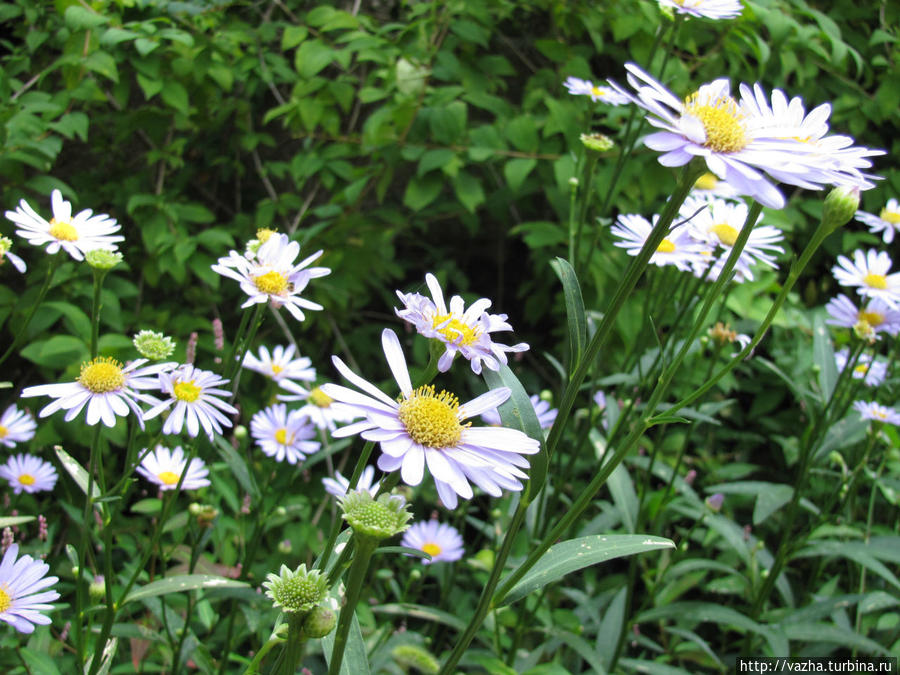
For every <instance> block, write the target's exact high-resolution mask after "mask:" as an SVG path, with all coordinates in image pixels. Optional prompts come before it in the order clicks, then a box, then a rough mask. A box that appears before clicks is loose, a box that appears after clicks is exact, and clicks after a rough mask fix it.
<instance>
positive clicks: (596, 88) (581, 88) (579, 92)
mask: <svg viewBox="0 0 900 675" xmlns="http://www.w3.org/2000/svg"><path fill="white" fill-rule="evenodd" d="M563 86H564V87H565V88H566V89H567V90H568V92H569V93H570V94H572V95H574V96H590V97H591V100H592V101H593V102H594V103H596V102H597V101H601V102H603V103H608V104H610V105H622V104H623V103H628V97H627V96H622V94H620V93H618V92H616V91H613V89H612V88H611V87H608V86H604V85H595V84H594V83H593V82H591V81H590V80H581V79H579V78H577V77H567V78H566V81H565V82H563Z"/></svg>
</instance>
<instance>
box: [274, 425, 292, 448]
mask: <svg viewBox="0 0 900 675" xmlns="http://www.w3.org/2000/svg"><path fill="white" fill-rule="evenodd" d="M275 442H276V443H278V444H279V445H290V444H291V443H293V442H294V434H291V435H290V438H289V437H288V430H287V429H285V428H281V429H278V430H277V431H276V432H275Z"/></svg>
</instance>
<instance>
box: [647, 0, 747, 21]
mask: <svg viewBox="0 0 900 675" xmlns="http://www.w3.org/2000/svg"><path fill="white" fill-rule="evenodd" d="M659 6H660V7H666V8H669V9H671V10H674V11H675V12H677V13H678V14H687V15H688V16H693V17H697V18H704V19H734V18H736V17H739V16H740V15H741V12H742V11H743V9H744V7H743V5H741V2H740V0H659Z"/></svg>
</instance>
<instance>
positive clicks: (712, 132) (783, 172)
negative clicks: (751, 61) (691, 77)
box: [610, 63, 830, 209]
mask: <svg viewBox="0 0 900 675" xmlns="http://www.w3.org/2000/svg"><path fill="white" fill-rule="evenodd" d="M625 67H626V69H627V70H628V82H629V84H630V85H631V86H632V87H633V88H634V90H635V92H636V95H633V94H629V93H628V92H626V91H625V90H624V89H622V88H621V87H620V86H619V85H617V84H616V83H615V82H610V85H611V86H612V87H613V88H614V89H615V90H616V91H618V92H619V93H621V94H624V95H628V96H629V97H630V98H631V100H632V102H634V103H635V104H637V105H638V106H640V107H642V108H643V109H644V110H646V111H647V112H649V113H650V115H649V116H648V118H647V121H648V122H649V123H650V124H651V125H652V126H654V127H657V128H658V129H660V130H661V131H659V132H656V133H653V134H650V135H649V136H647V137H645V138H644V140H643V142H644V145H646V146H647V147H648V148H650V149H652V150H657V151H659V152H662V153H664V154H662V155H661V156H660V158H659V163H660V164H662V165H663V166H683V165H685V164H687V163H688V162H690V161H691V160H692V159H694V158H695V157H699V158H702V159H703V160H704V162H705V163H706V166H707V168H708V169H709V170H710V171H711V172H712V173H713V174H715V175H716V176H717V177H718V178H720V179H722V180H725V181H726V182H728V183H729V184H730V185H731V186H732V187H733V188H735V189H736V190H737V191H738V192H739V193H740V194H743V195H749V196H750V197H753V198H754V199H755V200H756V201H758V202H760V203H761V204H762V205H764V206H768V207H769V208H775V209H780V208H782V207H783V206H784V197H783V196H782V194H781V193H780V192H779V191H778V189H777V188H776V187H775V186H774V185H773V184H772V183H771V182H770V181H769V180H768V179H767V178H766V176H765V175H764V173H766V174H769V175H770V176H773V177H775V178H776V179H777V180H780V181H782V182H785V183H790V184H791V185H798V186H800V187H804V188H807V189H820V188H822V187H823V183H825V182H828V181H826V180H824V178H823V174H822V170H823V169H825V168H830V167H826V166H824V165H823V166H822V167H817V166H812V165H814V164H815V162H814V161H812V160H804V157H805V156H811V155H812V154H813V153H815V152H818V150H817V148H814V147H812V146H810V145H808V144H804V143H802V142H800V141H798V140H796V139H794V138H792V136H793V135H794V133H796V130H795V129H794V128H793V127H792V126H790V123H789V121H788V120H785V121H782V120H780V119H779V120H773V119H772V118H770V117H765V116H763V115H762V114H761V113H760V111H759V106H757V105H756V104H755V102H754V101H752V99H753V92H752V91H751V90H750V89H749V88H748V87H746V86H742V87H741V100H740V101H738V100H736V99H735V98H733V97H732V96H731V90H730V85H729V83H728V80H727V79H724V78H723V79H718V80H714V81H713V82H710V83H708V84H704V85H702V86H701V87H700V88H699V89H698V90H697V91H696V92H694V93H693V94H690V95H689V96H688V97H687V98H685V99H684V100H683V101H682V100H681V99H679V98H678V97H676V96H675V95H674V94H672V92H670V91H669V90H668V89H666V88H665V87H664V86H663V85H662V84H660V83H659V82H658V81H656V80H655V79H654V78H653V77H651V76H650V75H648V74H647V73H646V72H644V71H643V70H642V69H641V68H639V67H638V66H636V65H635V64H633V63H629V64H626V66H625ZM747 99H751V101H750V102H749V103H748V101H747ZM775 122H777V123H778V124H775ZM776 174H777V175H776Z"/></svg>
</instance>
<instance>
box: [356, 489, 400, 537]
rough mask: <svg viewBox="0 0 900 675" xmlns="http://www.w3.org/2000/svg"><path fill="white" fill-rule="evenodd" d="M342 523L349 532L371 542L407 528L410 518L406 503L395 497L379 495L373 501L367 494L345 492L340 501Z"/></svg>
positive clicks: (362, 492) (366, 492)
mask: <svg viewBox="0 0 900 675" xmlns="http://www.w3.org/2000/svg"><path fill="white" fill-rule="evenodd" d="M340 503H341V509H342V510H343V511H344V520H346V521H347V524H348V525H350V527H352V528H353V532H354V533H356V534H358V535H362V536H365V537H370V538H372V539H387V538H388V537H393V536H394V535H395V534H400V533H401V532H404V531H405V530H406V529H407V528H408V527H409V519H410V518H412V514H411V513H410V512H409V510H408V509H407V507H406V500H405V499H403V497H400V496H398V495H389V494H383V495H380V496H379V497H378V499H375V498H373V497H372V495H371V494H369V492H368V491H367V490H357V491H355V492H348V493H347V494H346V495H344V496H343V497H342V498H341V500H340Z"/></svg>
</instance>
